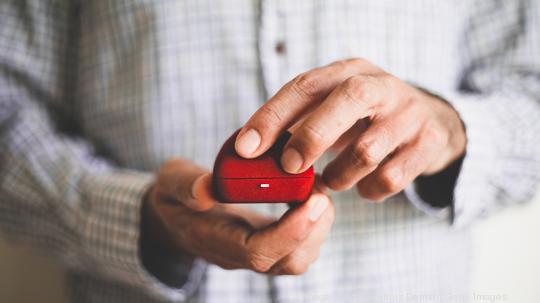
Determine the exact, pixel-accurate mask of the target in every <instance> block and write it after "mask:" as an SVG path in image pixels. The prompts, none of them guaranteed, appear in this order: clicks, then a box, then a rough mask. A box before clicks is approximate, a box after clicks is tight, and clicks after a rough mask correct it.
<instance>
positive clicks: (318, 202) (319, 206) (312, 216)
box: [309, 197, 328, 222]
mask: <svg viewBox="0 0 540 303" xmlns="http://www.w3.org/2000/svg"><path fill="white" fill-rule="evenodd" d="M327 207H328V200H327V199H326V198H323V197H317V198H315V202H313V205H311V209H310V210H309V220H311V221H313V222H315V221H317V220H319V218H320V217H321V215H322V214H323V212H324V210H325V209H326V208H327Z"/></svg>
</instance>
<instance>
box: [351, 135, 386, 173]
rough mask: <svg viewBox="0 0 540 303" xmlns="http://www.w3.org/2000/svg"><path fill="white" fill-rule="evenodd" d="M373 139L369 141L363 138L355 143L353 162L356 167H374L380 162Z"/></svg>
mask: <svg viewBox="0 0 540 303" xmlns="http://www.w3.org/2000/svg"><path fill="white" fill-rule="evenodd" d="M373 144H374V143H373V141H371V142H367V141H363V140H361V141H360V142H358V143H357V144H355V145H354V147H353V149H352V160H351V161H352V164H353V165H354V166H355V167H366V166H367V167H372V166H376V165H377V164H379V161H378V157H377V155H376V154H375V151H374V146H373Z"/></svg>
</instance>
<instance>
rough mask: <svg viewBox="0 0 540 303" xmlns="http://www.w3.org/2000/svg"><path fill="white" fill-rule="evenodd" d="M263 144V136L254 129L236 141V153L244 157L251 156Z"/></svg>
mask: <svg viewBox="0 0 540 303" xmlns="http://www.w3.org/2000/svg"><path fill="white" fill-rule="evenodd" d="M260 144H261V135H259V132H258V131H257V130H255V129H253V128H250V129H249V130H248V131H246V132H245V133H243V134H242V136H240V137H239V138H238V139H237V140H236V151H237V152H238V153H240V154H242V155H244V156H249V155H251V154H252V153H253V152H254V151H255V150H257V148H258V147H259V145H260Z"/></svg>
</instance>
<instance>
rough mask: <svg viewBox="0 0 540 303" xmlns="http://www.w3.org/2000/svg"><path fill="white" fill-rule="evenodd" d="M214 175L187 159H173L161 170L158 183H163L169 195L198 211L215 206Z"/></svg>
mask: <svg viewBox="0 0 540 303" xmlns="http://www.w3.org/2000/svg"><path fill="white" fill-rule="evenodd" d="M211 180H212V175H211V174H210V173H209V172H208V171H207V170H205V169H203V168H202V167H200V166H198V165H195V164H194V163H192V162H190V161H186V160H172V161H169V162H167V163H166V164H165V165H164V166H163V167H162V169H161V170H160V176H159V177H158V185H162V188H163V190H164V191H165V192H166V194H167V196H170V197H172V198H173V199H175V200H177V201H179V202H181V203H182V204H183V205H185V206H187V207H189V208H191V209H193V210H197V211H205V210H208V209H210V208H212V207H213V206H214V204H215V203H216V199H215V198H214V196H213V195H212V181H211Z"/></svg>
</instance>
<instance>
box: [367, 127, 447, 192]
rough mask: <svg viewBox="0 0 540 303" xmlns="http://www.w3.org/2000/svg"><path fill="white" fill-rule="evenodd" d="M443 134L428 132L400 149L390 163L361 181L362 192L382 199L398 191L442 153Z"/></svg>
mask: <svg viewBox="0 0 540 303" xmlns="http://www.w3.org/2000/svg"><path fill="white" fill-rule="evenodd" d="M439 137H440V135H438V134H435V133H434V132H432V131H428V132H427V133H426V132H424V133H423V134H421V135H420V136H419V137H417V138H416V139H415V140H414V141H413V142H410V143H408V144H406V145H404V146H403V147H401V148H400V149H398V150H397V151H396V153H395V155H393V156H392V158H390V159H389V160H388V161H387V162H385V163H384V164H383V165H381V166H380V167H379V168H377V169H376V170H375V171H374V172H373V173H371V174H370V175H369V176H367V177H366V178H364V179H363V180H361V181H360V182H359V183H358V185H357V188H358V192H359V193H360V194H361V195H362V196H363V197H365V198H368V199H371V200H375V201H382V200H383V199H385V198H386V197H388V196H391V195H394V194H397V193H398V192H400V191H401V190H403V189H404V188H405V187H406V186H407V185H408V184H409V183H411V182H412V181H413V180H414V179H415V178H416V177H418V176H419V175H420V174H422V172H423V171H424V170H425V169H426V168H427V167H428V165H429V163H431V162H432V161H433V160H434V159H435V158H436V157H437V156H438V154H440V152H441V147H440V146H442V145H440V144H439V140H441V139H442V138H439Z"/></svg>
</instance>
